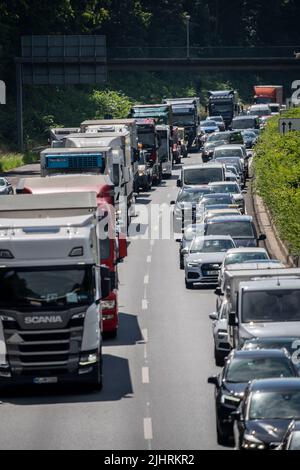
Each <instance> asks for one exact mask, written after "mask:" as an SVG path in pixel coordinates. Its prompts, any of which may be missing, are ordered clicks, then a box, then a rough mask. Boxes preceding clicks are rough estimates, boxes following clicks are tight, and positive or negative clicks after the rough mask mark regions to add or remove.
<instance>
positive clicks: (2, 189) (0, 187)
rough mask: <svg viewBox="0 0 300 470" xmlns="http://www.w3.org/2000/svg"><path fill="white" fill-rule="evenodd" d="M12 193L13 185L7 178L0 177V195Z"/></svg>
mask: <svg viewBox="0 0 300 470" xmlns="http://www.w3.org/2000/svg"><path fill="white" fill-rule="evenodd" d="M5 194H14V190H13V187H12V185H11V183H10V182H9V181H8V179H7V178H3V177H1V178H0V195H5Z"/></svg>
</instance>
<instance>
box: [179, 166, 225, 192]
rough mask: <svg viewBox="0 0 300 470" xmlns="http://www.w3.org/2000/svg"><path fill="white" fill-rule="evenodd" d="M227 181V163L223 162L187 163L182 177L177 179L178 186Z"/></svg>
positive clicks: (182, 171)
mask: <svg viewBox="0 0 300 470" xmlns="http://www.w3.org/2000/svg"><path fill="white" fill-rule="evenodd" d="M214 181H225V165H223V164H222V163H210V164H208V165H207V164H203V163H199V164H198V165H185V166H184V167H183V168H182V170H181V179H178V180H177V186H178V187H179V188H182V187H184V186H195V185H198V186H199V185H203V184H208V183H213V182H214Z"/></svg>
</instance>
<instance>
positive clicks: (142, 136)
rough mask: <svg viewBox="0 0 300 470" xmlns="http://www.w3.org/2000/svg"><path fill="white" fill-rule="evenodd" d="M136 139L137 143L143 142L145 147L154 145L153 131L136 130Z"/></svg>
mask: <svg viewBox="0 0 300 470" xmlns="http://www.w3.org/2000/svg"><path fill="white" fill-rule="evenodd" d="M138 140H139V143H140V144H143V145H144V146H145V147H146V148H147V147H153V146H154V145H155V134H154V132H147V131H144V132H141V131H138Z"/></svg>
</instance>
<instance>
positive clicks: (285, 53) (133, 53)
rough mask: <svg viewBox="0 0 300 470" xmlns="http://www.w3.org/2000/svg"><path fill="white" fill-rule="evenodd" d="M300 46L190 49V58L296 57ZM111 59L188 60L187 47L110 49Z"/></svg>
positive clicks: (108, 50)
mask: <svg viewBox="0 0 300 470" xmlns="http://www.w3.org/2000/svg"><path fill="white" fill-rule="evenodd" d="M298 51H300V46H274V47H200V46H199V47H190V48H189V58H191V59H193V58H195V59H197V58H200V59H201V58H203V59H209V58H212V59H214V58H216V59H218V58H219V59H222V58H223V59H226V58H248V57H249V58H276V57H281V58H282V57H286V58H291V57H295V54H294V53H295V52H298ZM107 54H108V57H109V58H111V59H114V58H118V59H121V58H122V59H126V58H128V59H133V58H143V59H147V58H149V59H151V58H178V59H180V58H186V57H187V48H186V47H110V48H108V49H107Z"/></svg>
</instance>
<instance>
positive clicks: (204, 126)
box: [200, 120, 219, 134]
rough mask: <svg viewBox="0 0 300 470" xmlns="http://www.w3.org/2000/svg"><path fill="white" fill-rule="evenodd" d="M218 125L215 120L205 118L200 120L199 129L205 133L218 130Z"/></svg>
mask: <svg viewBox="0 0 300 470" xmlns="http://www.w3.org/2000/svg"><path fill="white" fill-rule="evenodd" d="M218 130H219V126H218V124H217V123H216V122H215V121H212V120H206V121H201V122H200V131H201V132H205V133H206V134H211V133H212V132H218Z"/></svg>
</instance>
